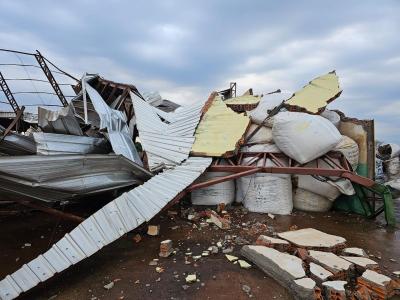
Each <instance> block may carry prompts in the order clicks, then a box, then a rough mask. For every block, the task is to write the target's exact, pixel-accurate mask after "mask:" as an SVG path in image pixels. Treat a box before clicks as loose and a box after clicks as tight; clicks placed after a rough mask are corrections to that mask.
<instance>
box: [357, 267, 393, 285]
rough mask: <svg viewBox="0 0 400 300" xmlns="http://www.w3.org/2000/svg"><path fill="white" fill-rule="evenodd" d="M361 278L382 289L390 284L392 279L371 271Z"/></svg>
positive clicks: (367, 271)
mask: <svg viewBox="0 0 400 300" xmlns="http://www.w3.org/2000/svg"><path fill="white" fill-rule="evenodd" d="M361 278H363V279H365V280H368V281H370V282H372V283H374V284H377V285H380V286H382V287H384V286H385V285H386V284H388V283H389V282H390V280H391V279H390V277H388V276H386V275H383V274H380V273H377V272H375V271H371V270H366V271H365V272H364V273H363V274H362V276H361Z"/></svg>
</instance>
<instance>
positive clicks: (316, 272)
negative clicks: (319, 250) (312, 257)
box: [310, 262, 333, 284]
mask: <svg viewBox="0 0 400 300" xmlns="http://www.w3.org/2000/svg"><path fill="white" fill-rule="evenodd" d="M310 277H311V278H312V279H314V280H315V281H316V282H317V283H318V284H321V283H322V282H324V281H327V280H328V279H330V278H331V277H333V273H332V272H329V271H328V270H326V269H324V268H323V267H321V266H320V265H317V264H315V263H313V262H311V263H310Z"/></svg>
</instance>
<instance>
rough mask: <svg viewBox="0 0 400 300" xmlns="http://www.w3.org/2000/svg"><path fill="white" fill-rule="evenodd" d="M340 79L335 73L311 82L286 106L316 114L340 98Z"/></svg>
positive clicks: (294, 95)
mask: <svg viewBox="0 0 400 300" xmlns="http://www.w3.org/2000/svg"><path fill="white" fill-rule="evenodd" d="M341 92H342V90H341V89H340V87H339V78H338V76H337V75H336V72H335V71H332V72H329V73H328V74H325V75H322V76H320V77H317V78H315V79H313V80H311V81H310V83H309V84H307V85H306V86H304V87H303V88H302V89H301V90H299V91H297V92H295V93H294V94H293V96H292V97H291V98H289V99H288V100H287V101H286V102H285V104H287V105H290V106H294V107H296V108H300V110H305V111H307V112H310V113H313V114H316V113H318V112H321V111H322V110H324V108H325V107H326V105H327V104H328V103H329V102H331V101H333V100H335V99H336V98H337V97H339V96H340V94H341Z"/></svg>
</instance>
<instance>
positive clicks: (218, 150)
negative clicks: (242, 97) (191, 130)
mask: <svg viewBox="0 0 400 300" xmlns="http://www.w3.org/2000/svg"><path fill="white" fill-rule="evenodd" d="M249 123H250V119H249V117H247V116H245V115H243V114H238V113H235V112H234V111H232V110H231V109H230V108H228V107H227V106H226V104H225V103H224V102H223V101H222V100H221V98H220V97H219V96H217V97H216V98H214V100H212V102H211V105H210V107H209V108H208V110H207V111H206V113H205V114H204V116H203V118H202V119H201V121H200V123H199V126H198V127H197V129H196V133H195V138H196V141H195V142H194V144H193V147H192V152H191V153H192V154H193V155H200V156H223V155H225V154H229V153H232V154H233V152H235V151H236V150H237V148H238V146H239V145H238V143H239V141H240V140H241V139H242V138H243V135H244V133H245V131H246V129H247V127H248V125H249Z"/></svg>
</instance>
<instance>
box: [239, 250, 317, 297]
mask: <svg viewBox="0 0 400 300" xmlns="http://www.w3.org/2000/svg"><path fill="white" fill-rule="evenodd" d="M240 253H241V254H242V255H243V256H244V257H246V258H247V259H248V260H249V261H251V262H252V263H253V264H255V265H256V266H257V267H259V268H260V269H261V270H263V271H264V272H265V273H266V274H267V275H268V276H270V277H272V278H273V279H275V280H276V281H278V282H279V283H280V284H281V285H282V286H284V287H286V288H287V289H288V290H289V291H292V289H293V288H294V286H295V285H296V284H295V283H294V280H296V279H301V278H304V277H305V276H306V272H305V271H304V269H303V261H302V260H301V259H300V258H298V257H296V256H294V255H290V254H287V253H282V252H280V251H278V250H275V249H273V248H268V247H265V246H259V245H246V246H243V247H242V249H241V250H240ZM294 296H295V297H296V295H294ZM296 299H306V298H296ZM307 299H309V298H307Z"/></svg>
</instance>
